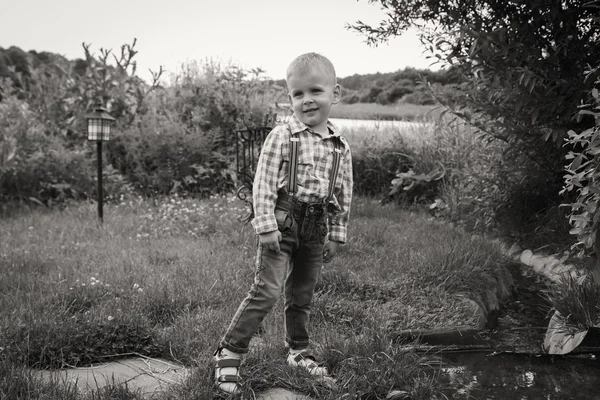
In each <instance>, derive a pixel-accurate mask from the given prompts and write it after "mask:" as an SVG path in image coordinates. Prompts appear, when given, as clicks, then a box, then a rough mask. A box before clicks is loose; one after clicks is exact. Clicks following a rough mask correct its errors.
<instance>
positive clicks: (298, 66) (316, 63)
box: [285, 53, 337, 84]
mask: <svg viewBox="0 0 600 400" xmlns="http://www.w3.org/2000/svg"><path fill="white" fill-rule="evenodd" d="M312 67H318V68H320V69H321V70H322V71H323V72H325V73H327V74H329V75H331V76H332V77H333V83H334V84H336V83H337V78H336V76H335V68H334V67H333V64H332V63H331V61H329V59H328V58H327V57H325V56H322V55H320V54H318V53H306V54H302V55H299V56H298V57H296V58H295V59H294V61H292V62H291V64H290V65H289V67H288V69H287V71H286V75H285V76H286V80H287V79H289V78H290V75H291V74H292V73H293V72H294V71H306V70H308V69H309V68H312Z"/></svg>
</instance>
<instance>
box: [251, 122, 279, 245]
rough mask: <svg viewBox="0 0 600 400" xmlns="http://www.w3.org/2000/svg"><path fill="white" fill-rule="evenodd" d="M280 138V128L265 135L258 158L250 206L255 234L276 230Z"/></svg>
mask: <svg viewBox="0 0 600 400" xmlns="http://www.w3.org/2000/svg"><path fill="white" fill-rule="evenodd" d="M282 137H283V135H282V134H281V127H276V128H275V129H273V130H272V131H271V132H270V133H269V134H268V135H267V137H266V139H265V142H264V144H263V146H262V150H261V153H260V156H259V158H258V164H257V166H256V174H255V175H254V184H253V186H252V206H253V207H254V219H253V220H252V226H253V227H254V230H255V232H256V233H257V234H261V233H265V232H272V231H275V230H277V220H276V219H275V204H276V202H277V190H278V187H277V183H278V178H279V170H280V169H281V165H282V162H283V158H282V142H283V140H282Z"/></svg>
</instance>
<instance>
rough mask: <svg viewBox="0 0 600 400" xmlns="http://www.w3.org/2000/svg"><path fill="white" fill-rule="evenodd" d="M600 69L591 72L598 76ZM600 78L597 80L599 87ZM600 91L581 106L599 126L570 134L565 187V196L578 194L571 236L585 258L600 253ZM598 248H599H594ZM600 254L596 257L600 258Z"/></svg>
mask: <svg viewBox="0 0 600 400" xmlns="http://www.w3.org/2000/svg"><path fill="white" fill-rule="evenodd" d="M597 69H598V68H596V69H594V70H593V71H591V73H595V72H596V71H597ZM599 83H600V79H598V80H596V82H595V84H596V85H598V84H599ZM598 93H599V92H598V89H597V88H593V89H592V91H591V94H592V96H591V97H592V101H591V102H590V103H591V104H585V105H582V106H581V110H580V114H581V115H592V116H593V117H594V119H595V121H596V124H595V126H593V127H591V128H589V129H586V130H584V131H583V132H581V133H576V132H574V131H572V130H571V131H569V132H568V139H567V142H566V144H567V145H569V147H570V148H571V151H569V153H568V154H567V156H566V158H567V159H568V160H571V161H570V163H569V164H568V165H567V166H566V168H565V169H566V175H565V177H564V187H563V190H562V191H561V193H568V192H571V194H574V195H576V199H575V200H574V201H573V202H572V203H570V204H568V207H569V208H570V212H569V222H570V223H571V225H572V227H573V228H572V229H571V232H570V233H571V234H572V235H574V236H575V237H576V238H577V242H576V243H575V244H574V245H573V247H574V248H575V249H578V255H579V256H583V255H585V254H586V253H590V252H591V251H595V252H596V253H598V251H599V250H600V249H599V248H598V244H596V243H597V242H598V240H599V238H598V237H597V231H598V221H599V220H600V207H598V205H599V204H600V185H599V182H600V179H599V178H600V172H598V169H599V168H600V159H599V158H598V154H600V95H599V94H598ZM594 245H596V248H595V249H592V247H594ZM599 256H600V255H599V254H596V257H599Z"/></svg>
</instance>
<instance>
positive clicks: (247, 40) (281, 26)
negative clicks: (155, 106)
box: [0, 0, 434, 80]
mask: <svg viewBox="0 0 600 400" xmlns="http://www.w3.org/2000/svg"><path fill="white" fill-rule="evenodd" d="M384 15H385V14H384V12H383V11H382V10H381V8H380V6H379V5H378V4H372V3H369V1H367V0H360V1H356V0H304V1H298V0H296V1H288V0H212V1H207V0H166V1H164V0H163V1H157V0H104V1H87V0H54V1H48V0H0V47H3V48H8V47H10V46H17V47H20V48H21V49H22V50H24V51H29V50H35V51H38V52H40V51H48V52H52V53H58V54H61V55H63V56H65V57H67V58H68V59H75V58H83V57H84V52H83V47H82V42H83V43H86V44H90V45H91V50H92V52H94V53H96V54H99V49H100V48H104V49H112V50H113V52H116V53H119V52H120V47H121V45H123V44H127V43H129V44H131V43H132V42H133V38H137V44H136V49H137V50H138V52H139V53H138V54H137V55H136V57H135V60H137V63H138V75H139V76H140V77H142V78H144V79H146V80H148V79H149V78H150V76H151V75H150V73H149V72H148V69H152V70H154V71H156V70H158V68H159V67H160V66H163V68H164V69H165V70H166V74H165V75H164V76H165V77H168V76H171V74H173V73H177V71H179V70H180V69H181V67H182V65H184V64H186V63H190V62H194V61H197V62H202V61H205V60H208V59H212V60H215V61H219V62H221V63H223V64H230V63H231V64H234V65H238V66H241V67H243V68H247V69H251V68H261V69H263V70H265V75H264V76H265V77H269V78H273V79H283V78H284V77H285V70H286V68H287V66H288V65H289V63H290V62H291V61H292V60H293V59H294V58H295V57H296V56H298V55H300V54H303V53H307V52H312V51H314V52H317V53H320V54H323V55H324V56H326V57H328V58H329V59H330V60H331V61H332V62H333V64H334V66H335V67H336V72H337V75H338V77H345V76H350V75H353V74H369V73H376V72H382V73H385V72H394V71H397V70H399V69H404V68H405V67H415V68H419V69H425V68H431V69H433V68H434V67H433V66H430V64H431V59H427V58H426V56H427V54H426V53H424V48H423V47H422V45H421V44H420V42H419V40H418V37H417V32H416V31H408V32H406V33H405V34H403V35H402V36H400V37H398V38H395V39H393V40H391V41H390V42H389V43H387V44H381V45H379V46H377V47H370V46H368V45H367V44H366V42H365V37H364V36H362V35H361V34H359V33H357V32H355V31H350V30H348V29H346V28H345V26H346V24H348V23H354V22H356V21H357V20H362V21H363V22H366V23H370V24H378V23H379V21H381V20H382V19H383V18H384Z"/></svg>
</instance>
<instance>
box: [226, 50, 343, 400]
mask: <svg viewBox="0 0 600 400" xmlns="http://www.w3.org/2000/svg"><path fill="white" fill-rule="evenodd" d="M286 81H287V86H288V91H289V97H290V101H291V103H292V108H293V111H294V114H293V115H292V117H291V119H290V122H289V123H287V124H282V125H279V126H277V127H276V128H274V129H273V130H272V131H271V132H270V133H269V135H268V136H267V138H266V139H265V143H264V144H263V147H262V150H261V154H260V157H259V160H258V166H257V169H256V175H255V178H254V186H253V206H254V216H255V217H254V220H253V221H252V226H253V227H254V229H255V231H256V233H257V234H258V238H259V245H258V251H257V256H256V275H255V279H254V283H253V284H252V287H251V289H250V291H249V292H248V295H247V296H246V298H245V299H244V300H243V301H242V303H241V304H240V306H239V308H238V310H237V312H236V314H235V316H234V317H233V319H232V321H231V324H230V325H229V328H228V329H227V331H226V333H225V335H224V337H223V339H222V340H221V343H220V345H219V348H218V349H217V351H216V352H215V360H216V366H215V380H216V384H217V386H218V388H219V389H220V390H222V391H224V392H227V393H237V392H238V391H239V375H238V373H239V366H240V362H241V357H242V355H243V354H244V353H246V352H248V346H249V343H250V339H251V338H252V336H253V335H254V334H255V333H256V331H257V330H258V328H259V325H260V324H261V322H262V321H263V319H264V317H265V316H266V314H267V313H268V312H269V311H270V310H271V308H272V307H273V305H274V304H275V302H276V301H277V299H278V298H279V296H280V295H281V291H282V289H284V292H285V329H286V337H285V340H286V343H287V346H288V347H289V355H288V358H287V362H288V364H290V365H293V366H299V367H303V368H306V369H308V370H309V371H310V372H311V373H312V374H315V375H328V371H327V369H326V368H325V367H323V366H321V365H320V364H319V363H317V362H316V360H315V357H314V356H313V355H311V354H310V352H309V351H308V346H309V332H308V325H309V318H310V307H311V302H312V298H313V292H314V289H315V285H316V283H317V280H318V278H319V274H320V271H321V266H322V263H323V262H325V263H328V262H330V261H331V260H332V258H333V257H334V256H335V255H336V253H337V250H338V246H339V245H340V244H342V243H345V242H346V225H347V223H348V217H349V211H350V202H351V199H352V159H351V155H350V147H349V146H348V143H347V142H346V140H345V139H344V138H343V137H341V136H340V135H339V133H338V131H337V129H336V128H335V127H334V126H333V125H332V124H331V123H330V122H329V120H328V118H329V113H330V111H331V107H332V106H333V104H336V103H338V102H339V100H340V96H341V89H340V86H339V85H338V84H337V83H336V76H335V69H334V67H333V65H332V63H331V62H330V61H329V60H328V59H327V58H325V57H323V56H321V55H319V54H316V53H307V54H303V55H301V56H299V57H297V58H296V59H295V60H294V61H292V63H291V64H290V66H289V67H288V69H287V74H286ZM294 160H296V161H294Z"/></svg>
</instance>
